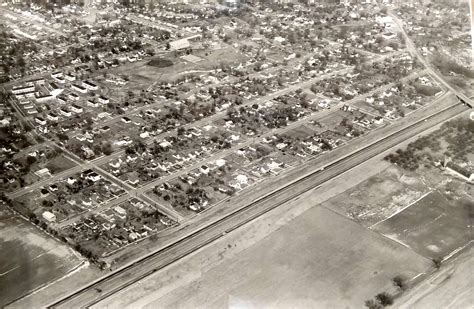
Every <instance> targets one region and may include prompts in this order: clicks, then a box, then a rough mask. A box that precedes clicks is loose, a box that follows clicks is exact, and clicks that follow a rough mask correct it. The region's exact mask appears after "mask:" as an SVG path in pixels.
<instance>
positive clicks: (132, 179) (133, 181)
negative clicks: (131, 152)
mask: <svg viewBox="0 0 474 309" xmlns="http://www.w3.org/2000/svg"><path fill="white" fill-rule="evenodd" d="M139 182H140V179H139V178H138V177H137V175H135V173H133V174H131V175H128V183H129V184H131V185H133V186H135V185H137V184H138V183H139Z"/></svg>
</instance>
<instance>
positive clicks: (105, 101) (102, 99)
mask: <svg viewBox="0 0 474 309" xmlns="http://www.w3.org/2000/svg"><path fill="white" fill-rule="evenodd" d="M97 100H98V101H99V103H100V104H103V105H105V104H108V103H109V99H108V98H106V97H104V96H99V97H98V98H97Z"/></svg>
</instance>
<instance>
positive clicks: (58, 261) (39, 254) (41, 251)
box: [0, 205, 81, 307]
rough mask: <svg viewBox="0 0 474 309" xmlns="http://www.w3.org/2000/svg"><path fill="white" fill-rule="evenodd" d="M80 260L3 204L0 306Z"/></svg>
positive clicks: (58, 274)
mask: <svg viewBox="0 0 474 309" xmlns="http://www.w3.org/2000/svg"><path fill="white" fill-rule="evenodd" d="M80 262H81V261H80V259H79V258H78V257H77V256H76V255H74V254H73V252H72V251H71V250H70V249H69V248H67V247H66V246H65V245H61V244H60V243H59V242H57V241H56V240H54V239H52V238H50V237H47V236H45V235H44V234H42V233H41V232H39V230H37V229H36V228H35V227H34V226H32V225H31V224H29V223H27V222H25V221H23V220H21V219H19V218H17V217H16V216H15V215H14V214H13V213H12V212H10V211H9V210H8V209H6V208H5V206H3V205H2V206H0V291H1V292H0V307H2V306H3V305H5V304H7V303H9V302H11V301H13V300H14V299H16V298H19V297H21V296H23V295H25V294H27V293H28V292H31V291H32V290H35V289H37V288H39V287H41V286H43V285H45V284H47V283H49V282H51V281H54V280H56V279H58V278H61V277H63V276H64V275H66V274H67V273H68V272H69V271H70V270H71V269H73V268H75V267H76V266H78V265H79V263H80Z"/></svg>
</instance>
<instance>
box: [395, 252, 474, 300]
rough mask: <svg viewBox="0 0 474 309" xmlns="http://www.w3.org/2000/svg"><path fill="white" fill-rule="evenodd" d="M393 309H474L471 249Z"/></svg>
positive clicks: (473, 273) (473, 261) (406, 296)
mask: <svg viewBox="0 0 474 309" xmlns="http://www.w3.org/2000/svg"><path fill="white" fill-rule="evenodd" d="M394 307H395V308H417V309H423V308H426V309H428V308H444V309H449V308H452V309H461V308H473V307H474V247H473V246H472V243H471V247H470V248H469V249H467V250H466V251H465V252H464V253H462V254H461V255H459V256H458V257H457V258H455V259H454V260H453V261H451V262H450V263H448V264H446V265H444V266H442V267H441V269H440V270H439V271H438V272H436V273H434V274H433V275H432V276H431V277H430V278H428V279H427V280H424V281H423V282H422V283H421V284H420V285H418V286H417V287H416V288H414V289H413V290H411V291H410V292H408V293H407V294H406V295H405V296H403V297H402V298H400V299H399V300H398V301H397V302H396V303H395V306H394Z"/></svg>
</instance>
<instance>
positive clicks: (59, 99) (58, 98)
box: [56, 95, 67, 104]
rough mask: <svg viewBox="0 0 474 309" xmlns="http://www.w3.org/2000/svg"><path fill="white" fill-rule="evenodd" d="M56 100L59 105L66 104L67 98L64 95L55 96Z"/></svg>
mask: <svg viewBox="0 0 474 309" xmlns="http://www.w3.org/2000/svg"><path fill="white" fill-rule="evenodd" d="M56 100H58V102H59V104H64V103H66V102H67V98H66V97H65V96H64V95H59V96H57V97H56Z"/></svg>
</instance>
